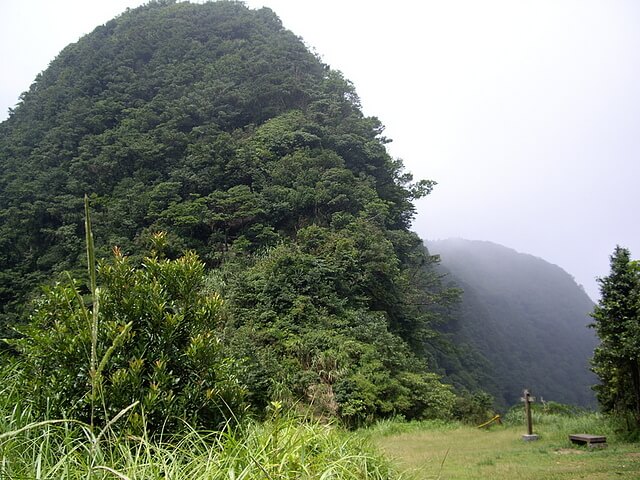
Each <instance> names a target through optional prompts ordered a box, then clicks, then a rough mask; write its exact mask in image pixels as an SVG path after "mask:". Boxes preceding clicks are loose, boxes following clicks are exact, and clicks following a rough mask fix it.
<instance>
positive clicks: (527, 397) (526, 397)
mask: <svg viewBox="0 0 640 480" xmlns="http://www.w3.org/2000/svg"><path fill="white" fill-rule="evenodd" d="M520 401H522V402H524V411H525V414H526V416H527V434H526V435H523V436H522V439H523V440H524V441H525V442H530V441H533V440H538V435H536V434H535V433H533V421H532V420H531V403H532V402H535V401H536V397H533V396H532V395H531V392H530V391H529V390H528V389H527V388H525V389H524V392H522V398H521V399H520Z"/></svg>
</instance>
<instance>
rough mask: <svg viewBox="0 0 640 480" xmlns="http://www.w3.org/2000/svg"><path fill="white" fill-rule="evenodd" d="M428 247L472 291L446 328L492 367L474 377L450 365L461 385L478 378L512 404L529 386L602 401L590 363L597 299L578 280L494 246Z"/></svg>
mask: <svg viewBox="0 0 640 480" xmlns="http://www.w3.org/2000/svg"><path fill="white" fill-rule="evenodd" d="M428 246H429V249H430V251H431V253H433V254H439V255H440V256H441V260H442V268H443V271H444V272H446V273H447V274H448V276H449V281H450V282H451V283H455V284H457V285H458V286H459V287H460V288H462V289H463V290H464V293H463V296H462V302H461V305H460V307H459V310H458V311H457V312H456V313H455V314H454V317H455V318H454V320H453V322H451V323H450V324H448V325H446V326H445V327H444V328H445V329H446V330H447V332H448V333H449V334H450V335H451V336H452V337H453V338H454V339H455V343H457V344H460V345H464V344H467V345H469V346H471V347H472V348H473V349H476V350H477V351H478V352H479V353H480V354H481V355H482V356H483V357H484V359H485V360H486V362H487V364H486V365H485V366H484V367H483V366H481V365H479V366H476V367H475V371H472V372H471V373H470V372H469V368H467V369H466V370H465V371H460V370H457V369H459V366H455V365H450V366H448V368H449V370H448V371H447V375H449V376H450V377H451V379H452V380H453V382H454V383H456V382H459V383H467V384H468V383H469V382H470V381H473V380H475V381H477V382H478V383H479V385H478V386H479V387H481V388H485V389H486V390H488V391H490V392H491V393H493V394H494V395H495V396H496V399H497V401H498V403H501V404H506V405H509V404H513V403H516V402H517V401H518V399H519V397H520V394H521V392H522V389H523V388H525V387H526V388H530V389H532V390H533V392H534V393H535V394H536V395H538V396H541V397H543V398H545V399H546V400H554V401H559V402H563V403H571V404H577V405H583V406H593V405H594V404H595V400H594V395H593V392H592V391H591V388H590V386H591V385H593V384H595V383H596V378H595V376H594V375H593V374H592V373H591V372H590V371H589V365H588V362H589V358H590V357H591V355H592V352H593V348H594V347H595V345H596V337H595V334H594V332H593V330H591V329H589V328H588V327H587V325H588V324H589V323H590V317H589V312H590V311H591V310H592V309H593V302H592V301H591V299H590V298H589V297H588V296H587V294H586V293H585V292H584V290H583V289H582V288H581V287H579V286H578V285H577V284H576V282H575V280H574V279H573V277H571V275H569V274H568V273H567V272H565V271H564V270H562V269H561V268H560V267H558V266H556V265H552V264H550V263H548V262H546V261H545V260H543V259H541V258H537V257H534V256H532V255H527V254H523V253H519V252H516V251H515V250H512V249H510V248H507V247H504V246H501V245H498V244H495V243H491V242H483V241H470V240H462V239H450V240H441V241H434V242H428ZM445 368H446V367H445ZM486 369H488V371H487V370H486ZM471 370H474V369H473V368H472V369H471Z"/></svg>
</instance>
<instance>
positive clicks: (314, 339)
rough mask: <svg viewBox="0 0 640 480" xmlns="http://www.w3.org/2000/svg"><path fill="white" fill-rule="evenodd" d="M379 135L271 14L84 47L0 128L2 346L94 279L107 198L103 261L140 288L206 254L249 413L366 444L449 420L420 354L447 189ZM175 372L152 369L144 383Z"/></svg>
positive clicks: (121, 30) (123, 20)
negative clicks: (39, 298)
mask: <svg viewBox="0 0 640 480" xmlns="http://www.w3.org/2000/svg"><path fill="white" fill-rule="evenodd" d="M382 132H383V127H382V125H381V123H380V122H379V120H378V119H376V118H375V117H366V116H364V115H363V113H362V111H361V109H360V104H359V100H358V96H357V95H356V92H355V89H354V87H353V85H352V84H351V83H350V82H348V81H347V80H345V79H344V78H343V77H342V75H341V74H340V73H339V72H337V71H335V70H332V69H331V68H329V66H327V65H324V64H323V63H322V62H321V61H320V60H319V59H318V58H317V57H316V56H315V55H314V54H312V53H311V52H309V51H308V49H307V48H306V46H305V45H304V43H303V42H302V40H301V39H300V38H298V37H296V36H295V35H294V34H293V33H292V32H290V31H288V30H286V29H285V28H284V27H283V26H282V24H281V22H280V20H279V19H278V17H277V16H276V15H275V13H274V12H272V11H271V10H269V9H264V8H263V9H260V10H251V9H249V8H247V7H245V6H244V5H243V4H242V3H240V2H229V1H222V2H207V3H204V4H190V3H188V2H180V3H177V2H175V1H171V0H161V1H152V2H150V3H149V4H147V5H145V6H142V7H139V8H136V9H133V10H128V11H127V12H125V13H123V14H122V15H120V16H118V17H117V18H115V19H113V20H111V21H109V22H107V23H106V24H105V25H102V26H99V27H97V28H96V29H95V30H94V31H93V32H92V33H90V34H89V35H87V36H85V37H83V38H81V39H80V40H79V41H78V42H77V43H74V44H71V45H69V46H67V47H66V48H65V49H64V50H63V51H62V52H61V53H60V55H59V56H58V57H57V58H56V59H54V60H53V61H52V62H51V64H50V66H49V68H48V69H47V70H46V71H45V72H43V73H42V74H41V75H39V76H38V78H36V80H35V81H34V83H33V84H32V85H31V87H30V88H29V90H28V91H27V92H25V93H24V94H23V95H22V100H21V103H20V105H18V106H17V108H16V109H15V110H14V111H13V112H12V113H11V115H10V117H9V119H8V120H6V121H5V122H3V123H2V124H0V308H1V312H0V314H1V315H0V335H2V334H9V333H11V332H12V330H10V329H9V328H8V327H11V326H13V325H14V324H15V323H16V322H17V321H19V320H20V319H21V318H22V319H23V318H25V317H28V314H29V313H30V312H31V310H30V308H31V307H30V303H29V302H28V299H29V297H30V295H32V292H33V291H34V289H36V288H37V287H38V285H39V284H42V283H48V284H52V283H54V282H56V281H60V280H62V281H66V282H68V279H67V277H66V276H65V275H64V274H63V272H65V271H71V273H72V275H73V276H75V277H77V278H79V279H81V278H84V276H86V273H85V272H86V267H84V266H83V261H82V258H83V255H84V246H83V243H84V242H83V238H84V232H83V206H82V202H83V196H84V194H88V195H89V197H90V203H91V209H92V219H93V222H94V236H95V238H96V248H97V249H98V251H99V253H98V256H99V257H102V258H107V259H108V258H109V257H110V256H111V255H110V250H111V249H112V248H113V247H114V246H118V247H119V249H118V252H122V253H123V254H124V255H126V256H127V257H128V259H129V260H128V261H130V262H131V265H132V267H131V268H132V271H135V269H136V268H137V267H142V265H144V263H145V260H144V258H145V256H146V255H149V254H151V255H157V256H159V257H166V258H168V259H175V258H177V257H180V256H181V255H182V254H183V252H185V251H187V250H191V251H195V252H196V253H197V254H198V256H199V258H200V259H201V260H202V261H203V262H204V263H205V265H206V275H207V282H206V285H204V286H201V287H200V288H203V289H205V293H208V294H213V293H216V294H220V295H221V296H222V298H224V304H225V315H224V322H223V323H222V324H216V325H215V328H216V330H217V331H218V334H220V335H221V338H222V340H220V342H221V343H224V344H225V347H227V348H230V349H231V350H233V352H234V358H235V359H238V361H235V360H229V364H232V363H233V364H238V367H239V368H241V369H242V374H241V375H240V374H239V375H238V376H240V377H241V379H242V382H243V387H244V390H243V391H245V392H246V396H247V399H248V401H249V402H250V403H251V405H252V406H254V407H256V408H258V409H260V408H261V407H265V406H266V405H267V404H268V403H269V401H270V400H271V399H274V398H276V399H282V398H287V399H292V400H293V401H294V402H299V401H303V402H307V403H308V404H310V405H313V408H315V409H317V410H318V412H319V413H320V414H328V415H332V416H333V415H339V416H341V417H342V418H343V419H345V420H347V421H349V422H353V423H359V422H361V421H368V420H370V419H373V418H376V417H379V416H391V415H397V414H401V415H405V416H407V417H411V418H423V417H428V416H437V415H447V414H448V413H449V410H450V409H451V407H452V402H453V393H452V391H451V389H450V388H449V387H447V386H444V385H442V384H441V383H440V382H439V377H438V376H437V375H435V374H433V373H431V372H430V370H431V369H432V368H433V366H431V365H428V364H427V362H426V361H425V358H426V357H425V356H424V352H423V343H422V339H423V338H434V336H435V335H434V329H433V325H434V324H435V323H436V322H437V321H438V317H439V313H438V311H437V308H436V307H438V306H440V304H441V303H442V302H444V301H446V299H447V295H441V294H442V293H444V292H440V290H439V285H438V284H437V281H435V280H437V278H436V277H437V276H436V274H435V271H434V270H433V266H432V262H431V259H430V258H429V257H428V256H427V255H426V254H425V252H423V248H422V242H421V240H420V239H419V238H418V237H417V235H415V234H414V233H412V232H410V231H409V225H410V223H411V220H412V217H413V215H414V212H415V209H414V205H413V200H414V199H415V198H418V197H420V196H422V195H424V194H427V193H429V191H430V190H431V187H432V185H433V184H432V182H429V181H420V182H413V181H412V178H411V175H409V174H407V173H406V172H404V170H403V166H402V163H401V162H400V161H397V160H394V159H392V158H391V157H390V156H389V154H388V153H387V151H386V148H385V144H386V143H387V142H388V140H387V139H386V138H385V137H384V136H383V135H382ZM150 263H152V262H146V264H150ZM142 268H144V267H142ZM103 279H104V276H103ZM99 280H100V279H99ZM127 286H128V287H131V285H130V284H127ZM156 288H157V290H158V292H157V293H158V294H159V295H160V297H162V296H163V295H164V297H162V298H164V301H163V302H159V303H158V304H157V305H156V307H157V308H158V309H159V310H163V309H166V310H167V311H168V312H169V313H170V314H171V315H170V316H169V318H173V319H174V320H172V321H176V322H177V321H178V320H179V319H180V318H181V317H180V315H181V314H182V313H181V309H180V307H179V306H177V304H175V303H172V300H171V298H170V296H168V295H167V292H165V291H163V289H162V288H161V287H160V286H156ZM136 298H137V297H136ZM101 311H103V312H106V311H107V309H106V308H101ZM140 318H143V315H142V314H141V315H138V316H136V318H135V320H136V321H138V320H139V319H140ZM175 319H178V320H175ZM45 320H46V321H48V322H51V323H52V324H55V319H54V316H51V317H49V316H45ZM108 320H109V321H113V322H116V323H117V322H122V321H123V320H122V318H111V319H108ZM165 326H166V325H165ZM3 327H4V330H2V329H3ZM46 329H47V327H46V326H45V327H42V328H40V330H42V331H46ZM158 331H162V330H161V329H159V330H158ZM182 333H184V332H182ZM188 333H190V332H187V334H188ZM207 338H209V337H207ZM152 340H154V341H155V340H157V339H152ZM56 343H60V342H56ZM122 348H123V349H124V352H123V353H122V358H123V359H124V360H123V363H124V364H128V363H127V362H126V361H125V360H127V361H129V360H130V361H131V362H133V363H132V364H136V365H137V364H139V360H140V359H136V358H130V357H128V356H127V355H128V352H129V350H127V348H129V349H131V345H129V344H125V345H123V346H122ZM147 353H148V352H147ZM114 357H115V355H114ZM171 360H172V361H174V362H175V364H176V365H179V364H180V363H181V362H182V361H183V360H184V359H180V358H172V359H171ZM136 362H138V363H136ZM158 362H159V363H158ZM163 362H164V359H163V358H146V359H145V361H144V362H143V363H142V364H143V365H144V368H145V369H146V371H144V372H142V373H141V376H140V378H145V379H149V378H153V375H154V373H153V370H152V367H151V366H152V365H164V363H163ZM116 371H117V370H116ZM139 373H140V372H137V371H136V373H135V374H136V375H138V374H139ZM70 378H82V377H78V376H77V375H75V374H73V375H70ZM114 378H116V379H117V378H118V377H117V375H116V374H115V373H114ZM136 378H137V377H136ZM114 381H115V380H114ZM209 393H210V394H211V395H213V391H212V392H209ZM164 394H166V396H167V398H173V397H172V394H173V393H172V392H171V391H170V390H169V391H167V392H164ZM262 411H264V410H263V409H262Z"/></svg>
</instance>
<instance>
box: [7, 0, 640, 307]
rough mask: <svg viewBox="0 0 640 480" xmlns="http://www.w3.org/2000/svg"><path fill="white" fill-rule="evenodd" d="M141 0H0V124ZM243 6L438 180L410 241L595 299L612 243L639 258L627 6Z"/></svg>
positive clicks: (638, 70)
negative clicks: (525, 270)
mask: <svg viewBox="0 0 640 480" xmlns="http://www.w3.org/2000/svg"><path fill="white" fill-rule="evenodd" d="M142 3H145V2H144V1H139V0H108V1H107V0H58V1H55V2H53V1H51V0H0V72H2V76H1V77H0V78H1V79H0V119H4V118H6V112H7V108H8V107H11V106H13V105H15V103H16V102H17V99H18V96H19V95H20V93H21V92H22V91H24V90H27V89H28V87H29V85H30V84H31V82H32V81H33V79H34V77H35V76H36V74H37V73H38V72H40V71H42V70H44V69H45V68H46V67H47V65H48V63H49V62H50V61H51V60H52V59H53V58H54V57H55V56H56V55H57V54H58V53H59V52H60V50H62V49H63V48H64V47H65V46H66V45H67V44H68V43H70V42H74V41H77V40H78V39H79V38H80V37H81V36H82V35H84V34H87V33H90V32H91V31H92V30H93V28H95V27H96V26H97V25H99V24H102V23H104V22H106V21H107V20H109V19H110V18H112V17H113V16H115V15H117V14H118V13H120V12H122V11H124V10H125V9H126V8H127V7H135V6H137V5H140V4H142ZM198 3H202V2H198ZM246 3H247V4H248V5H249V6H251V7H260V6H263V5H266V6H269V7H270V8H272V9H273V10H274V11H275V12H276V13H277V14H278V15H279V16H280V18H281V19H282V21H283V23H284V25H285V26H286V27H287V28H289V29H290V30H292V31H293V32H295V33H296V34H297V35H299V36H301V37H302V38H303V39H304V40H305V41H306V43H307V44H308V45H309V46H310V47H313V48H314V49H315V50H316V51H317V52H318V53H319V54H320V55H321V56H322V58H323V60H324V61H325V63H328V64H330V65H331V66H332V67H333V68H336V69H339V70H342V71H343V72H344V74H345V76H346V77H347V78H349V79H350V80H352V81H353V82H354V84H355V86H356V89H357V91H358V93H359V94H360V97H361V99H362V103H363V107H364V110H365V113H366V114H368V115H375V116H377V117H379V118H380V119H381V120H382V122H383V123H384V124H385V125H386V126H387V130H386V135H387V136H388V137H391V138H392V139H393V140H394V142H393V143H392V144H390V145H389V149H390V152H391V154H392V155H393V156H395V157H400V158H402V159H403V160H404V161H405V165H406V166H407V167H408V169H409V170H410V171H412V172H413V173H414V174H415V176H416V177H417V178H430V179H434V180H436V181H437V182H438V183H439V185H438V186H437V187H436V190H435V191H434V193H433V194H432V195H430V196H429V197H428V198H426V199H424V200H421V201H420V202H419V203H418V210H419V214H418V216H417V219H416V222H415V224H414V229H415V230H416V231H417V232H418V233H419V234H420V235H421V236H422V237H423V238H427V239H439V238H448V237H462V238H468V239H474V240H490V241H494V242H497V243H501V244H503V245H505V246H508V247H511V248H515V249H516V250H518V251H521V252H525V253H530V254H533V255H536V256H539V257H542V258H544V259H545V260H548V261H550V262H552V263H555V264H557V265H559V266H561V267H563V268H564V269H565V270H567V271H568V272H569V273H570V274H571V275H573V276H574V277H575V278H576V280H577V282H578V283H580V284H582V285H584V287H585V289H586V290H587V292H588V293H589V294H590V296H591V297H592V298H594V299H595V298H597V295H598V293H597V286H596V283H595V277H596V276H603V275H606V274H607V273H608V270H609V266H608V256H609V255H610V254H611V252H612V251H613V249H614V247H615V245H616V244H620V245H623V246H626V247H628V248H630V249H631V253H632V255H633V256H634V257H635V258H638V257H640V223H639V222H638V215H637V207H638V205H639V204H640V187H639V179H640V162H639V161H638V159H639V157H640V132H639V130H638V128H639V126H640V48H639V47H640V3H639V2H635V1H633V0H628V1H624V0H612V1H590V0H548V1H545V0H521V1H512V0H505V1H497V0H488V1H480V0H468V1H462V0H460V1H456V0H451V1H441V0H426V1H425V0H423V1H420V2H415V1H409V0H394V1H393V2H392V1H385V2H382V1H375V0H368V1H367V0H352V1H348V0H308V1H305V0H264V1H260V0H251V1H248V2H246Z"/></svg>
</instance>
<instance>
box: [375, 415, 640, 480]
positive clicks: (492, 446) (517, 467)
mask: <svg viewBox="0 0 640 480" xmlns="http://www.w3.org/2000/svg"><path fill="white" fill-rule="evenodd" d="M539 420H542V419H539ZM534 430H535V432H536V433H537V434H538V435H539V436H540V438H539V440H538V441H535V442H524V441H523V440H522V434H523V433H526V429H525V427H524V425H522V426H520V425H513V424H511V425H506V426H494V427H491V428H490V429H488V430H487V429H478V428H474V427H470V426H464V425H460V424H458V425H456V424H437V423H436V424H433V423H431V424H430V423H423V424H420V423H418V424H414V425H412V426H411V425H407V426H404V427H399V426H397V425H395V426H394V425H392V424H387V425H384V424H382V425H379V426H378V427H377V428H375V429H373V430H372V431H371V432H370V434H371V437H372V439H373V441H374V443H375V444H376V445H377V446H378V447H379V448H380V449H381V450H382V451H383V452H385V454H386V455H387V456H388V457H390V458H391V459H392V460H393V461H394V462H395V463H396V464H397V465H398V466H399V467H400V469H401V470H404V471H405V472H406V478H413V479H424V480H428V479H456V480H457V479H460V480H465V479H492V480H493V479H495V480H500V479H531V480H534V479H536V480H547V479H548V480H552V479H554V480H555V479H558V480H569V479H571V480H573V479H593V480H598V479H640V444H637V443H629V442H626V441H624V440H623V439H622V438H621V437H620V435H618V434H616V432H615V431H614V429H613V427H612V425H611V424H610V423H609V422H608V421H607V420H606V419H605V418H603V417H602V416H600V415H597V414H589V415H583V416H577V417H564V416H555V415H551V416H549V417H548V418H545V419H544V420H542V421H541V422H540V424H539V425H538V427H537V428H535V429H534ZM570 433H593V434H604V435H607V441H608V447H607V448H604V449H588V448H586V447H580V446H576V445H573V444H571V442H570V441H569V439H568V435H569V434H570Z"/></svg>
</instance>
